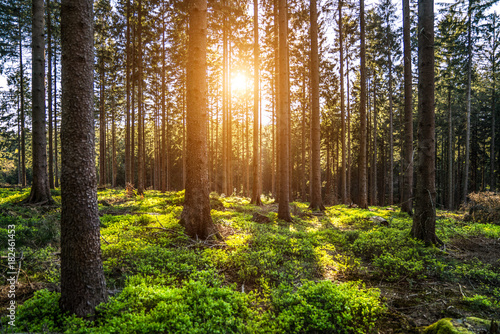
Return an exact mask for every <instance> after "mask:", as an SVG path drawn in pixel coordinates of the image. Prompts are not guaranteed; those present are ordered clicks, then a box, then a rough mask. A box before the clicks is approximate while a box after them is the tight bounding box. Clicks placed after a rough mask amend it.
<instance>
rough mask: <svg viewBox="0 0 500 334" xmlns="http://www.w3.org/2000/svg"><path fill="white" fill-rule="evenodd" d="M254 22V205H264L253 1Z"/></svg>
mask: <svg viewBox="0 0 500 334" xmlns="http://www.w3.org/2000/svg"><path fill="white" fill-rule="evenodd" d="M253 7H254V14H253V15H254V20H253V25H254V29H253V36H254V51H253V55H254V76H253V81H254V86H253V87H254V88H253V187H252V204H255V205H262V201H261V199H260V195H261V194H260V183H261V179H260V173H259V172H260V151H259V124H260V120H259V66H260V60H259V2H258V1H257V0H254V1H253Z"/></svg>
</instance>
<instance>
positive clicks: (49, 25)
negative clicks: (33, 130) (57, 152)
mask: <svg viewBox="0 0 500 334" xmlns="http://www.w3.org/2000/svg"><path fill="white" fill-rule="evenodd" d="M50 11H51V6H50V0H47V55H48V58H47V86H48V90H47V102H48V116H49V119H48V123H49V188H50V189H54V148H53V145H52V144H53V137H52V136H53V129H52V125H53V123H52V17H51V12H50Z"/></svg>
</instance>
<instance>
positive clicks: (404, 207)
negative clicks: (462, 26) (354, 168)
mask: <svg viewBox="0 0 500 334" xmlns="http://www.w3.org/2000/svg"><path fill="white" fill-rule="evenodd" d="M403 44H404V55H403V58H404V91H405V95H404V96H405V101H404V144H403V159H402V162H403V165H402V167H403V171H402V172H403V184H402V190H401V211H403V212H406V213H408V214H410V215H411V214H412V211H413V106H412V99H413V97H412V94H413V93H412V73H411V44H410V0H403Z"/></svg>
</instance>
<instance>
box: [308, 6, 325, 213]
mask: <svg viewBox="0 0 500 334" xmlns="http://www.w3.org/2000/svg"><path fill="white" fill-rule="evenodd" d="M310 5H311V8H310V11H311V13H310V15H311V94H312V99H311V149H312V156H311V204H310V206H309V207H310V208H311V209H312V210H324V209H325V207H324V206H323V200H322V198H321V125H320V114H319V54H318V9H317V4H316V0H311V2H310Z"/></svg>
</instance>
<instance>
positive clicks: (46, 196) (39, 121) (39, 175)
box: [27, 0, 53, 204]
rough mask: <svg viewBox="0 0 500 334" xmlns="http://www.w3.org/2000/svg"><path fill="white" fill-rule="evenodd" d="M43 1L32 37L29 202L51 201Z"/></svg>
mask: <svg viewBox="0 0 500 334" xmlns="http://www.w3.org/2000/svg"><path fill="white" fill-rule="evenodd" d="M43 3H44V2H43V0H34V1H33V27H32V33H33V40H32V66H33V67H32V70H31V75H32V86H31V89H32V115H33V116H32V117H33V126H32V154H33V183H32V185H31V193H30V196H29V198H28V199H27V202H28V203H37V204H51V203H52V202H53V200H52V197H51V195H50V188H49V177H48V175H47V139H46V132H45V131H46V129H45V40H44V22H43V21H44V19H43V13H44V5H43Z"/></svg>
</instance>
